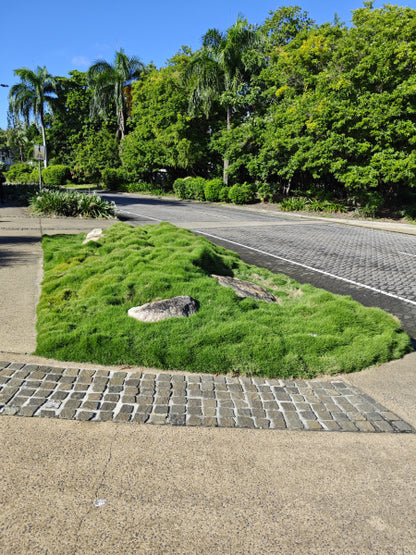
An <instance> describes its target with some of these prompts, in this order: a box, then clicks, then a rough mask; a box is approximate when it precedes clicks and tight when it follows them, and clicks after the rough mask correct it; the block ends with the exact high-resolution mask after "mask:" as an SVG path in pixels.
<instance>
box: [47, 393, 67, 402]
mask: <svg viewBox="0 0 416 555" xmlns="http://www.w3.org/2000/svg"><path fill="white" fill-rule="evenodd" d="M68 395H69V393H68V392H67V391H55V392H54V393H53V394H52V395H51V399H59V400H61V401H62V400H63V399H66V398H67V397H68Z"/></svg>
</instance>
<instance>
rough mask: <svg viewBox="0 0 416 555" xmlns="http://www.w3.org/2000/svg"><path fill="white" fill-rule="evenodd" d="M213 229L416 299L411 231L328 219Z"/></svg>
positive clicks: (415, 238) (415, 251)
mask: <svg viewBox="0 0 416 555" xmlns="http://www.w3.org/2000/svg"><path fill="white" fill-rule="evenodd" d="M201 227H202V226H201ZM213 233H214V234H215V235H218V236H220V237H224V238H226V239H229V240H232V241H236V242H240V243H244V244H245V245H247V246H250V247H254V248H262V247H261V245H263V249H264V250H266V251H267V252H269V253H270V254H273V255H277V256H281V257H284V258H287V259H290V260H292V261H295V262H299V263H301V264H305V265H307V266H311V267H313V268H316V269H319V270H323V271H326V272H329V273H332V274H334V275H336V276H339V277H341V278H344V279H349V280H352V281H355V282H359V283H363V284H365V285H368V286H371V287H375V288H377V289H380V290H382V291H385V292H387V293H390V294H394V295H398V296H400V297H404V298H407V299H409V300H411V301H416V236H413V235H403V234H400V233H391V232H389V231H380V230H372V229H367V228H363V227H347V226H342V225H339V224H330V223H325V224H322V223H315V224H309V223H308V225H293V224H290V223H288V224H287V225H279V226H273V225H272V224H271V225H270V227H264V226H262V227H257V228H253V227H251V228H250V229H249V231H247V232H242V230H241V229H233V228H229V227H227V228H221V227H218V228H217V229H216V230H215V231H214V232H213ZM230 248H231V247H230Z"/></svg>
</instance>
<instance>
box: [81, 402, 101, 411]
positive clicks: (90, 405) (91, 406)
mask: <svg viewBox="0 0 416 555" xmlns="http://www.w3.org/2000/svg"><path fill="white" fill-rule="evenodd" d="M99 405H100V403H99V402H98V401H84V402H83V403H82V405H81V410H93V411H96V410H97V409H98V407H99Z"/></svg>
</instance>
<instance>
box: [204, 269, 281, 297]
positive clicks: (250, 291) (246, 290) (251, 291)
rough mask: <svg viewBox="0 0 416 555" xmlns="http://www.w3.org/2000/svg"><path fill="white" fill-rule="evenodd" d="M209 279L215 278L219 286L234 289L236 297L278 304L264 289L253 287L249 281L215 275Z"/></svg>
mask: <svg viewBox="0 0 416 555" xmlns="http://www.w3.org/2000/svg"><path fill="white" fill-rule="evenodd" d="M211 277H213V278H215V279H216V280H217V281H218V283H219V284H220V285H223V286H224V287H231V288H232V289H234V291H235V292H236V294H237V296H238V297H240V298H242V299H244V298H245V297H250V298H252V299H255V300H256V301H266V303H279V304H280V299H278V298H277V297H275V296H274V295H272V294H271V293H269V292H268V291H267V289H265V288H264V287H260V285H255V284H254V283H251V282H249V281H244V280H242V279H238V278H234V277H229V276H216V275H215V274H212V275H211Z"/></svg>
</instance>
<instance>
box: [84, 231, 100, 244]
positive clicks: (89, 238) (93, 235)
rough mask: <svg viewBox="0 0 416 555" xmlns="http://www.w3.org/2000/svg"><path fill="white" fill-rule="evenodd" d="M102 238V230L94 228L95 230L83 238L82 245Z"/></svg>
mask: <svg viewBox="0 0 416 555" xmlns="http://www.w3.org/2000/svg"><path fill="white" fill-rule="evenodd" d="M102 236H103V230H102V229H100V228H99V227H96V228H95V229H93V230H91V231H90V232H89V233H88V234H87V236H86V237H85V239H84V241H83V242H82V244H83V245H85V244H86V243H89V242H90V241H98V239H101V237H102Z"/></svg>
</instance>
